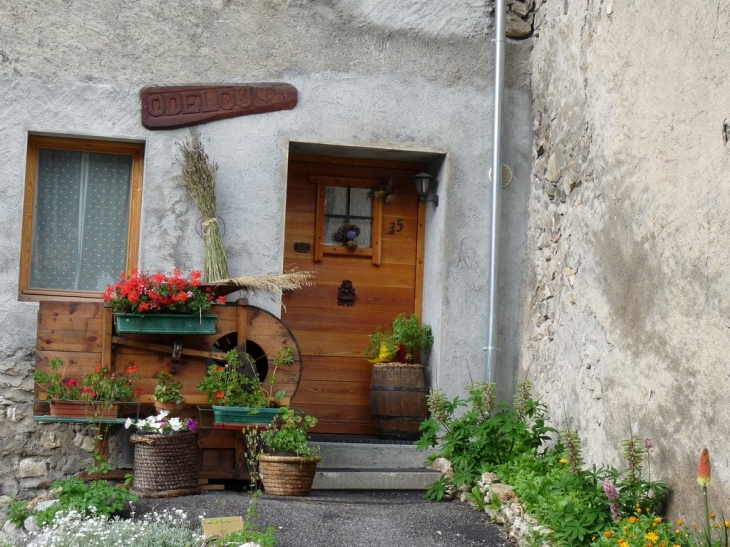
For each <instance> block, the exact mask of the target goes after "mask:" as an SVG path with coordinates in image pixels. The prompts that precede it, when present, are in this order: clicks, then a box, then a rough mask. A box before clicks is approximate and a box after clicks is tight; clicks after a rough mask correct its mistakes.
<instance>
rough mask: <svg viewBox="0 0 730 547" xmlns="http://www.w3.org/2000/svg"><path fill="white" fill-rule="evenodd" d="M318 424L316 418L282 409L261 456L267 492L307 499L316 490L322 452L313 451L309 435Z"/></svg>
mask: <svg viewBox="0 0 730 547" xmlns="http://www.w3.org/2000/svg"><path fill="white" fill-rule="evenodd" d="M316 424H317V419H316V418H315V417H313V416H307V415H298V414H297V413H296V412H294V411H293V410H292V409H291V408H289V407H286V406H284V407H281V408H280V409H279V413H278V414H277V415H276V417H275V418H274V420H273V421H272V423H271V425H270V426H269V427H268V428H267V429H266V431H264V433H263V435H262V436H263V439H262V440H263V444H264V450H265V451H264V453H263V454H260V455H259V457H258V460H259V474H260V475H261V480H262V482H263V484H264V491H265V492H266V493H267V494H271V495H274V496H306V495H308V494H309V492H310V491H311V490H312V482H313V481H314V474H315V472H316V469H317V463H318V462H320V461H322V456H320V455H319V450H318V449H314V448H312V447H311V446H310V445H309V443H308V439H307V432H308V431H309V430H310V429H311V428H312V427H314V426H315V425H316Z"/></svg>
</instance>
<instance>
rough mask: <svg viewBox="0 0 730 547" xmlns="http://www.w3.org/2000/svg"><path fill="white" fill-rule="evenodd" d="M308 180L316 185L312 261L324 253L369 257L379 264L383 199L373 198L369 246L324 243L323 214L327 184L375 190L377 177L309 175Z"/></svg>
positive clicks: (320, 259)
mask: <svg viewBox="0 0 730 547" xmlns="http://www.w3.org/2000/svg"><path fill="white" fill-rule="evenodd" d="M309 182H312V183H314V184H316V185H317V207H316V212H315V226H314V261H315V262H321V261H322V259H323V258H324V255H336V256H364V257H370V259H371V261H372V263H373V264H374V265H375V266H380V257H381V253H380V248H381V245H380V239H381V233H382V227H383V200H382V199H380V198H376V199H373V224H372V228H371V231H370V247H358V248H357V249H354V250H352V249H348V248H347V247H346V246H344V245H325V243H324V241H325V234H324V225H325V215H324V202H325V197H326V195H327V187H328V186H340V187H349V188H368V189H371V190H375V189H376V188H378V186H379V185H380V182H381V181H380V180H378V179H358V178H346V177H325V176H318V175H310V176H309Z"/></svg>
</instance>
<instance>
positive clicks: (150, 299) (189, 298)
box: [103, 268, 226, 334]
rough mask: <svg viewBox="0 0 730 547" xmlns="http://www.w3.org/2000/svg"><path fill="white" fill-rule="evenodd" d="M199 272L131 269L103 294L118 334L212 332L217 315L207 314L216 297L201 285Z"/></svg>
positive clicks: (222, 301)
mask: <svg viewBox="0 0 730 547" xmlns="http://www.w3.org/2000/svg"><path fill="white" fill-rule="evenodd" d="M201 276H202V274H201V273H200V272H199V271H197V270H194V271H192V272H190V276H189V277H185V276H182V275H181V271H180V269H179V268H176V269H175V271H174V272H173V274H172V275H171V276H168V275H165V274H163V273H160V272H157V273H154V274H147V273H144V272H139V271H137V270H136V269H135V270H132V272H131V274H130V275H127V274H122V276H121V278H120V279H119V281H117V282H116V283H114V284H113V285H109V286H108V287H107V288H106V290H105V291H104V293H103V297H104V303H105V305H106V306H107V307H109V308H111V309H112V311H113V312H114V319H115V325H116V329H117V333H119V334H140V333H141V334H215V329H216V321H217V319H218V316H217V315H210V314H209V313H208V312H209V311H210V307H211V305H212V304H214V303H218V304H224V303H225V301H226V297H225V296H221V297H218V298H217V299H216V297H215V295H214V293H213V289H212V288H210V287H202V286H201V285H202V280H201Z"/></svg>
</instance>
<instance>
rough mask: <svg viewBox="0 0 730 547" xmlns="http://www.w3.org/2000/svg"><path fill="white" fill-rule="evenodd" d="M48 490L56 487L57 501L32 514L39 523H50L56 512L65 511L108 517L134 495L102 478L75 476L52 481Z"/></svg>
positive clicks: (135, 499)
mask: <svg viewBox="0 0 730 547" xmlns="http://www.w3.org/2000/svg"><path fill="white" fill-rule="evenodd" d="M52 489H53V490H58V494H57V497H58V503H54V504H53V505H51V506H50V507H48V508H46V509H44V510H43V511H36V512H34V513H33V514H34V515H35V520H36V523H37V524H38V525H39V526H42V525H44V524H47V523H51V522H53V521H54V519H55V517H56V515H57V514H58V513H67V512H69V511H76V512H78V513H80V514H82V515H101V516H106V517H108V516H110V515H112V514H113V513H115V512H117V511H121V510H122V509H124V507H125V504H126V503H127V502H130V501H137V496H135V495H134V494H131V493H130V492H129V490H127V489H126V488H125V487H124V486H119V485H113V484H111V483H109V482H107V481H105V480H96V481H85V480H83V479H81V478H79V477H69V478H67V479H63V480H60V481H56V482H54V483H53V485H52Z"/></svg>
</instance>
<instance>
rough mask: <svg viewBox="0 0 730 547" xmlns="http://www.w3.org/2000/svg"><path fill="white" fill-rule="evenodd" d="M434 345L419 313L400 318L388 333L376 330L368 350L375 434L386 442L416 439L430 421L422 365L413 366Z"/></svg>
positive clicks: (429, 329)
mask: <svg viewBox="0 0 730 547" xmlns="http://www.w3.org/2000/svg"><path fill="white" fill-rule="evenodd" d="M432 345H433V333H432V331H431V327H430V326H428V325H422V324H421V321H420V320H419V318H418V316H417V315H416V314H410V315H409V314H405V313H402V314H400V315H398V316H397V317H396V318H395V319H394V320H393V323H392V324H391V327H390V329H389V330H386V331H383V330H380V329H378V330H376V331H375V333H374V334H373V335H372V336H371V337H370V341H369V343H368V346H367V348H366V350H365V359H367V360H368V361H370V362H371V363H372V364H373V369H372V376H371V379H370V410H371V413H372V416H373V427H374V429H375V435H376V436H377V437H380V438H384V439H398V440H415V439H417V438H418V437H419V429H418V428H419V426H420V425H421V422H423V420H425V419H426V418H428V405H427V401H426V395H427V392H428V388H427V386H426V378H425V375H424V370H423V366H422V365H421V364H419V363H414V360H415V357H416V356H417V355H419V354H423V353H428V351H429V350H430V349H431V346H432Z"/></svg>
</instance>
